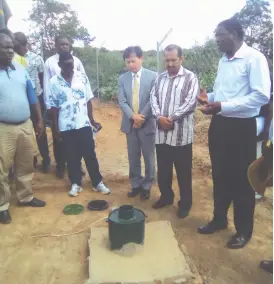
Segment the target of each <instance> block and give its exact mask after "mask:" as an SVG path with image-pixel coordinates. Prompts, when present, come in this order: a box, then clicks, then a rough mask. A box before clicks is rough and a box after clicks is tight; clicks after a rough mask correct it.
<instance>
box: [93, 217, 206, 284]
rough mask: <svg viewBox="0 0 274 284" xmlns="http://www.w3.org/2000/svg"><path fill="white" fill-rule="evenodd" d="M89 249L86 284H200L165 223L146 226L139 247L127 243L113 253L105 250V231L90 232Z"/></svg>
mask: <svg viewBox="0 0 274 284" xmlns="http://www.w3.org/2000/svg"><path fill="white" fill-rule="evenodd" d="M89 249H90V257H89V280H88V281H87V284H101V283H102V284H107V283H108V284H110V283H123V284H125V283H142V284H145V283H159V284H160V283H162V284H166V283H177V284H179V283H189V284H190V283H191V284H201V283H202V280H201V278H200V276H199V274H198V272H197V269H196V268H195V267H194V266H193V263H191V264H190V263H189V262H190V259H189V257H188V256H187V254H186V252H185V249H184V252H183V250H181V249H180V247H179V245H178V242H177V240H176V238H175V235H174V232H173V230H172V227H171V224H170V223H169V222H167V221H160V222H151V223H147V224H146V227H145V243H144V245H143V246H142V245H137V244H133V243H130V244H127V245H125V246H124V247H123V248H122V249H121V250H116V251H111V250H110V249H109V241H108V228H105V227H103V228H92V229H91V237H90V240H89ZM193 268H194V269H193Z"/></svg>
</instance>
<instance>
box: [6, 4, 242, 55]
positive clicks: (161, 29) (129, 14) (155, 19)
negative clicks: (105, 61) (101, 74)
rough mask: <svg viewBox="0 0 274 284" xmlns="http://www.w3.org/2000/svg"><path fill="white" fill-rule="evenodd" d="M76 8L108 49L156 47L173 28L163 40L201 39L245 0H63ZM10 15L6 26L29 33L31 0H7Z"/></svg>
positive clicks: (190, 41) (189, 42) (188, 41)
mask: <svg viewBox="0 0 274 284" xmlns="http://www.w3.org/2000/svg"><path fill="white" fill-rule="evenodd" d="M62 2H65V3H68V4H70V5H71V7H72V9H74V10H75V11H77V13H78V15H79V19H80V21H81V22H82V24H83V25H84V26H85V27H86V28H87V29H88V30H89V32H90V34H91V35H92V36H95V37H96V41H95V42H94V43H93V45H95V46H100V45H101V44H102V43H103V42H105V44H104V46H105V47H106V48H108V49H124V48H125V47H127V46H129V45H140V46H141V47H142V48H143V49H145V50H147V49H156V41H157V40H161V39H162V37H163V36H164V35H165V33H166V32H167V31H168V30H169V29H170V28H173V31H172V33H171V34H170V36H169V37H168V38H167V40H166V41H165V42H164V43H163V47H165V46H166V45H167V44H170V43H176V44H179V45H180V46H181V47H183V48H187V47H190V46H192V45H193V44H194V43H195V41H197V42H199V43H202V42H204V40H205V39H206V38H207V37H211V36H212V35H213V31H214V29H215V27H216V25H217V24H218V23H219V22H220V21H222V20H224V19H226V18H229V17H231V16H232V15H233V14H234V13H236V12H238V11H240V10H241V8H242V7H243V6H244V4H245V0H192V1H190V0H138V1H128V0H62ZM8 3H9V5H10V8H11V10H12V13H13V17H12V18H11V19H10V22H9V28H10V29H11V30H12V31H13V32H17V31H23V32H25V33H28V24H27V22H24V21H23V19H25V18H27V17H28V11H29V10H30V9H31V5H32V1H31V0H8Z"/></svg>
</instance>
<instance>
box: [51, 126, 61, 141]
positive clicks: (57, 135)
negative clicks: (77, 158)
mask: <svg viewBox="0 0 274 284" xmlns="http://www.w3.org/2000/svg"><path fill="white" fill-rule="evenodd" d="M52 136H53V138H54V139H55V140H57V141H58V142H61V141H62V137H61V134H60V131H59V129H54V128H52Z"/></svg>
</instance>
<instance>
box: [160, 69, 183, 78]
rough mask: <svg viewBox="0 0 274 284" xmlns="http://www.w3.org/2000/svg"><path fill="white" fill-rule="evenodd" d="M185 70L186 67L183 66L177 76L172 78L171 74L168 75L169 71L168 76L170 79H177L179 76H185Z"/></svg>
mask: <svg viewBox="0 0 274 284" xmlns="http://www.w3.org/2000/svg"><path fill="white" fill-rule="evenodd" d="M184 70H185V69H184V67H183V66H181V67H180V70H179V72H178V73H177V74H176V75H175V76H170V75H169V73H168V71H166V74H165V75H166V76H167V77H168V78H170V79H171V78H175V77H177V76H184V74H185V71H184Z"/></svg>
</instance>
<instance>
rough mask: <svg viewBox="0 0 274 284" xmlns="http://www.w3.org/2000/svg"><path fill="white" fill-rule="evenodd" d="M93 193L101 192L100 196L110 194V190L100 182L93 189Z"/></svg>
mask: <svg viewBox="0 0 274 284" xmlns="http://www.w3.org/2000/svg"><path fill="white" fill-rule="evenodd" d="M93 191H96V192H101V193H102V194H110V190H109V189H108V188H107V187H106V186H105V185H104V184H103V182H102V181H101V182H100V183H99V184H98V185H97V186H96V187H94V188H93Z"/></svg>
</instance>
